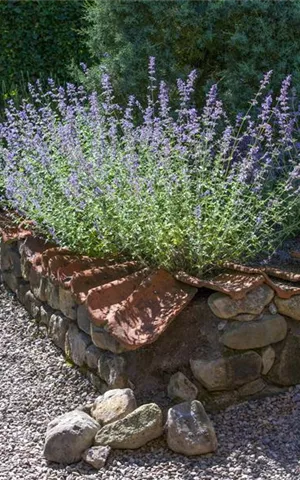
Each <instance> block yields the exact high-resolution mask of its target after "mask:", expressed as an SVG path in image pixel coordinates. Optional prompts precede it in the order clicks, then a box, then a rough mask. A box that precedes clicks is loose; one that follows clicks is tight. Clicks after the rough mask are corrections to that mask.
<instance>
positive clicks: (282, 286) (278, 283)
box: [265, 276, 300, 298]
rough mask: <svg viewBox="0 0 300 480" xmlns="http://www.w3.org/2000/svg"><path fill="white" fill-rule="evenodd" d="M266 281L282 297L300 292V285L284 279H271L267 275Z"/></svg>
mask: <svg viewBox="0 0 300 480" xmlns="http://www.w3.org/2000/svg"><path fill="white" fill-rule="evenodd" d="M265 283H266V284H267V285H269V287H271V288H272V289H273V290H274V292H275V293H276V295H277V296H278V297H280V298H291V297H293V296H294V295H299V294H300V286H299V287H296V286H295V285H293V284H291V283H288V282H284V281H282V280H271V279H270V278H269V277H267V276H266V278H265Z"/></svg>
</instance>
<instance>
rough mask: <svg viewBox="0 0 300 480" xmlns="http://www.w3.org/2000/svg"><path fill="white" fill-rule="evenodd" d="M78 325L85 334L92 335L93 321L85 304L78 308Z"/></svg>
mask: <svg viewBox="0 0 300 480" xmlns="http://www.w3.org/2000/svg"><path fill="white" fill-rule="evenodd" d="M77 324H78V327H79V328H80V330H82V331H83V332H84V333H86V334H87V335H90V334H91V332H90V330H91V319H90V315H89V312H88V310H87V308H86V305H85V303H83V304H82V305H78V307H77Z"/></svg>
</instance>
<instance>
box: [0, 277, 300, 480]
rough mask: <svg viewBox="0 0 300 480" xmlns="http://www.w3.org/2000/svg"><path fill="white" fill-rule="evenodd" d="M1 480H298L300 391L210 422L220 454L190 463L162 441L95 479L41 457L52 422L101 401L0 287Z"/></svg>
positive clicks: (81, 468) (119, 459)
mask: <svg viewBox="0 0 300 480" xmlns="http://www.w3.org/2000/svg"><path fill="white" fill-rule="evenodd" d="M0 360H1V362H0V371H1V376H0V480H10V479H11V480H19V479H20V480H21V479H22V480H23V479H25V480H26V479H28V480H29V479H39V480H46V479H51V480H52V479H53V480H58V479H66V480H75V479H90V480H92V479H99V480H101V479H103V480H118V479H120V480H121V479H122V480H134V479H139V480H142V479H145V480H156V479H159V480H169V479H185V480H197V479H201V480H202V479H203V480H204V479H206V480H227V479H238V480H250V479H251V480H254V479H256V480H259V479H260V480H263V479H272V480H288V479H291V480H293V479H295V480H296V479H297V480H299V479H300V387H295V388H293V389H290V391H289V392H287V393H284V394H281V395H280V396H276V397H272V398H268V399H263V400H259V401H253V402H248V403H244V404H241V405H239V406H236V407H231V408H230V409H227V411H226V412H223V413H220V414H216V415H214V416H212V420H213V422H214V424H215V427H216V432H217V435H218V439H219V449H218V452H217V453H216V454H214V455H206V456H205V457H201V458H185V457H183V456H181V455H176V454H174V453H172V452H171V451H169V450H168V449H167V448H166V444H165V442H164V440H163V439H161V440H159V441H155V442H152V443H151V444H149V445H148V446H146V447H144V448H142V449H140V450H137V451H131V452H130V451H114V452H113V453H112V455H111V456H110V458H109V462H108V464H107V466H106V467H105V468H104V469H103V470H101V471H99V472H96V471H95V470H92V469H91V468H90V467H88V466H87V465H85V464H84V463H83V462H80V463H78V464H76V465H71V466H68V467H65V466H60V465H54V464H47V463H46V461H45V460H44V459H43V457H42V449H43V441H44V436H45V431H46V426H47V423H48V421H49V420H51V419H53V418H54V417H55V416H57V415H59V414H61V413H64V412H66V411H68V410H71V409H73V408H75V407H76V406H78V405H80V404H82V403H84V402H87V401H90V400H92V399H94V398H95V396H96V392H95V391H94V390H93V387H91V385H90V384H89V383H88V382H87V380H86V379H85V378H84V377H83V376H82V375H81V374H80V372H79V371H78V370H75V369H74V368H72V367H70V366H68V365H67V364H66V362H65V360H64V358H63V356H62V354H61V352H60V351H59V350H58V349H57V348H56V347H55V346H54V345H53V344H52V343H51V342H50V341H49V340H48V339H47V338H46V337H45V335H44V334H43V332H42V331H39V330H38V327H37V325H36V324H35V323H34V322H33V321H31V320H30V319H29V317H28V315H27V314H26V312H25V311H24V309H23V307H22V306H21V305H19V304H18V303H17V301H16V300H15V298H14V296H13V295H12V294H10V293H9V292H7V291H6V290H5V289H4V287H3V286H1V285H0Z"/></svg>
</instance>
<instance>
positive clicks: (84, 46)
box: [0, 0, 300, 112]
mask: <svg viewBox="0 0 300 480" xmlns="http://www.w3.org/2000/svg"><path fill="white" fill-rule="evenodd" d="M299 31H300V0H293V1H291V0H280V1H279V0H210V1H209V0H197V1H195V0H86V1H84V0H2V1H0V32H1V33H0V88H1V90H2V93H6V94H7V95H8V94H11V93H12V92H13V91H14V88H15V87H16V88H17V89H18V88H19V89H20V88H22V86H24V84H25V83H26V81H27V80H28V79H30V80H33V79H36V78H38V77H43V78H47V76H49V75H52V76H54V77H56V78H58V79H59V80H60V81H64V80H70V79H72V78H73V79H74V80H78V79H81V80H82V79H83V77H82V76H81V75H80V68H79V63H80V62H81V61H83V62H85V63H87V64H88V65H89V67H90V74H89V76H88V78H87V79H86V78H85V79H84V81H85V82H86V83H87V85H88V86H93V87H97V85H98V84H99V71H101V70H103V69H108V70H109V71H110V73H111V75H112V78H113V82H114V86H115V88H116V92H117V95H118V97H119V98H118V99H119V100H126V97H127V96H128V94H130V93H136V94H138V95H141V94H142V93H145V92H146V84H147V63H148V58H149V56H155V57H156V59H157V65H158V71H159V75H160V76H161V77H164V78H165V79H166V80H167V81H168V83H170V84H172V83H173V84H174V82H175V79H176V78H178V77H184V76H185V75H186V74H187V73H188V72H189V71H190V70H191V69H194V68H195V69H197V72H198V88H197V103H198V105H201V102H202V99H203V93H204V92H206V91H207V90H208V88H209V87H210V85H211V84H212V83H215V82H218V85H219V89H220V91H221V93H222V97H223V99H224V100H225V102H226V103H227V105H228V107H229V108H230V109H231V110H232V111H233V112H235V111H237V110H239V109H244V108H245V107H247V103H248V101H249V99H250V97H251V95H252V94H253V93H254V92H255V91H256V90H257V88H258V84H259V81H260V79H261V78H262V75H263V73H264V72H266V71H268V70H270V69H273V71H274V79H273V86H274V88H275V89H276V88H278V86H279V83H280V81H281V80H282V79H283V78H284V76H286V75H287V74H288V73H292V74H293V82H294V85H295V86H296V87H297V86H300V35H299Z"/></svg>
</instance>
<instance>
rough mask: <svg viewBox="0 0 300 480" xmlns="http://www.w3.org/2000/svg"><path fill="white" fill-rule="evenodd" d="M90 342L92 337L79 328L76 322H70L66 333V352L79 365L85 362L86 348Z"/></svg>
mask: <svg viewBox="0 0 300 480" xmlns="http://www.w3.org/2000/svg"><path fill="white" fill-rule="evenodd" d="M90 343H91V338H90V337H89V336H88V335H86V334H85V333H83V332H82V331H81V330H79V329H78V328H77V326H76V325H75V324H74V323H70V326H69V329H68V331H67V333H66V340H65V352H66V355H67V356H69V357H70V358H71V359H72V360H73V362H74V363H75V364H76V365H78V366H79V367H81V366H82V365H83V364H84V363H85V359H86V349H87V347H88V346H89V345H90Z"/></svg>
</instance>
